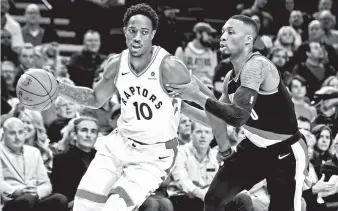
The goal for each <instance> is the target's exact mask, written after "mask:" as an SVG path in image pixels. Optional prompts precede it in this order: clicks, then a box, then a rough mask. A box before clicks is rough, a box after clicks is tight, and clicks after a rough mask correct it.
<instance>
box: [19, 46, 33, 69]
mask: <svg viewBox="0 0 338 211" xmlns="http://www.w3.org/2000/svg"><path fill="white" fill-rule="evenodd" d="M19 60H20V64H21V65H22V66H23V67H24V68H25V69H28V68H31V67H33V61H34V49H33V48H23V49H22V50H21V54H20V57H19Z"/></svg>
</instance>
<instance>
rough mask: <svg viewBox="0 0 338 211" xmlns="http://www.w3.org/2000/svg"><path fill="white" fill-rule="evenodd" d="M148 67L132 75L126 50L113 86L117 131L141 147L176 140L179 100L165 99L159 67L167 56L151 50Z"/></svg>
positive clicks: (155, 47)
mask: <svg viewBox="0 0 338 211" xmlns="http://www.w3.org/2000/svg"><path fill="white" fill-rule="evenodd" d="M153 48H154V51H153V56H152V59H151V61H150V63H149V65H148V66H147V67H146V68H145V69H144V70H143V71H142V72H140V73H136V72H135V71H133V70H132V68H131V67H130V65H129V50H128V49H127V50H124V51H123V52H122V53H121V58H120V66H119V71H118V75H117V77H116V81H115V85H116V87H117V89H118V91H119V93H120V96H121V116H120V118H119V119H118V122H117V125H118V130H119V131H120V132H121V133H122V134H123V135H124V136H126V137H127V138H130V139H133V140H135V141H138V142H142V143H145V144H154V143H158V142H166V141H169V140H170V139H173V138H175V137H177V130H178V124H179V119H180V112H181V100H180V99H173V98H171V97H169V96H168V94H167V92H166V91H165V89H164V87H163V86H162V78H161V76H162V75H161V72H160V66H161V64H162V61H163V60H164V59H165V58H166V57H167V56H169V55H170V54H169V53H168V52H167V51H166V50H164V49H163V48H161V47H159V46H153Z"/></svg>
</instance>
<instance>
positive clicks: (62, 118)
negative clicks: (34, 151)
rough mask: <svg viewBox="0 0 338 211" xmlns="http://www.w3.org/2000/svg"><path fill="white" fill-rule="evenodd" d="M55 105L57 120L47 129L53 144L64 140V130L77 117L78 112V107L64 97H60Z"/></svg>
mask: <svg viewBox="0 0 338 211" xmlns="http://www.w3.org/2000/svg"><path fill="white" fill-rule="evenodd" d="M54 105H55V108H56V114H57V119H55V120H54V121H53V122H52V123H51V124H50V125H49V127H48V129H47V135H48V137H49V138H50V142H51V143H54V142H58V141H60V140H61V139H62V135H61V130H62V128H64V127H65V126H66V125H67V124H68V122H69V121H70V120H71V119H72V118H74V117H75V116H76V112H77V110H78V107H77V105H75V104H74V103H73V102H71V101H69V100H66V99H64V98H62V97H58V98H57V99H56V101H55V103H54Z"/></svg>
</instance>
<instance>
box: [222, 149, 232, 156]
mask: <svg viewBox="0 0 338 211" xmlns="http://www.w3.org/2000/svg"><path fill="white" fill-rule="evenodd" d="M232 152H233V151H232V149H231V147H230V148H229V149H227V150H225V151H223V152H221V151H219V154H220V155H221V156H222V157H228V156H229V155H231V154H232Z"/></svg>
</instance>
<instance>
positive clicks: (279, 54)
mask: <svg viewBox="0 0 338 211" xmlns="http://www.w3.org/2000/svg"><path fill="white" fill-rule="evenodd" d="M270 60H271V61H272V63H274V65H276V67H277V68H278V70H279V72H280V73H281V76H282V80H283V82H284V84H285V85H287V86H288V85H289V84H290V82H291V79H292V74H291V72H292V70H290V66H289V57H288V53H287V51H286V49H284V48H280V47H275V48H272V49H271V53H270Z"/></svg>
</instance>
